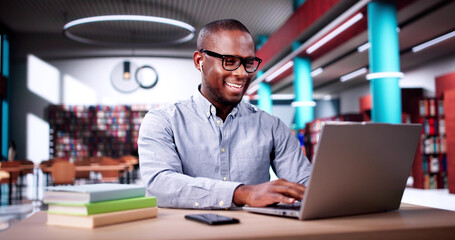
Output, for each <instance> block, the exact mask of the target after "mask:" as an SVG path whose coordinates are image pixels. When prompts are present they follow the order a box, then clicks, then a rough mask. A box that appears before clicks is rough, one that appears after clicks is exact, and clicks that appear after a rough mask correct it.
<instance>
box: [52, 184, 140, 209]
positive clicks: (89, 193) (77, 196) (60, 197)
mask: <svg viewBox="0 0 455 240" xmlns="http://www.w3.org/2000/svg"><path fill="white" fill-rule="evenodd" d="M143 196H145V188H144V187H143V186H138V185H128V184H115V183H104V184H86V185H76V186H55V187H47V189H46V191H45V192H44V198H43V202H44V203H74V204H77V203H93V202H101V201H108V200H116V199H124V198H134V197H143Z"/></svg>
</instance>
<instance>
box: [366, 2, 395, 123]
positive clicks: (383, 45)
mask: <svg viewBox="0 0 455 240" xmlns="http://www.w3.org/2000/svg"><path fill="white" fill-rule="evenodd" d="M396 12H397V11H396V7H395V5H394V4H393V3H391V2H386V1H373V2H370V3H369V4H368V39H369V41H370V43H371V47H370V50H369V61H370V74H369V76H372V75H371V74H372V73H382V72H388V73H399V72H400V49H399V45H398V32H397V14H396ZM367 77H368V76H367ZM370 87H371V95H372V99H373V101H372V105H373V106H372V111H371V114H372V121H373V122H384V123H401V91H400V86H399V77H379V78H374V79H371V82H370Z"/></svg>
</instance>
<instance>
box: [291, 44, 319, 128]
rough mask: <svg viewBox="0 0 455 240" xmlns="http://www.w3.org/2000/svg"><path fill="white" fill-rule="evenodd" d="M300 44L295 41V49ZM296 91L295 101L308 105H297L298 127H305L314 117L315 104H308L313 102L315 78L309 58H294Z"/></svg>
mask: <svg viewBox="0 0 455 240" xmlns="http://www.w3.org/2000/svg"><path fill="white" fill-rule="evenodd" d="M298 45H299V44H298V43H294V44H293V47H294V49H295V48H298ZM294 93H295V99H294V102H295V103H297V104H298V103H303V104H304V105H306V106H297V107H295V124H296V128H297V129H304V128H305V124H306V123H308V122H311V121H313V119H314V106H308V104H310V103H312V102H313V78H312V77H311V61H310V59H309V58H305V57H296V58H294Z"/></svg>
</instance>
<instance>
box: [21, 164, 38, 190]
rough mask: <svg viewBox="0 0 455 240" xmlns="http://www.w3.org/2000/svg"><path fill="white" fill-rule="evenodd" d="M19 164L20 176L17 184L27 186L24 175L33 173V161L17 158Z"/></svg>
mask: <svg viewBox="0 0 455 240" xmlns="http://www.w3.org/2000/svg"><path fill="white" fill-rule="evenodd" d="M19 162H20V164H21V176H20V178H19V184H20V186H21V187H26V186H27V181H26V179H27V178H26V176H27V174H33V168H34V166H35V163H33V162H32V161H29V160H19Z"/></svg>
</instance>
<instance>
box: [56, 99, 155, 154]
mask: <svg viewBox="0 0 455 240" xmlns="http://www.w3.org/2000/svg"><path fill="white" fill-rule="evenodd" d="M154 107H157V106H156V105H155V106H154V105H132V106H126V105H121V106H104V105H96V106H69V105H50V106H49V107H48V108H47V116H48V121H49V127H50V129H49V134H50V136H49V140H50V143H49V156H50V157H51V158H55V157H59V158H66V159H69V160H76V159H77V158H83V157H93V156H109V157H120V156H123V155H130V154H132V153H133V152H135V151H137V138H138V132H139V127H140V124H141V122H142V119H143V117H144V116H145V114H146V113H147V111H148V110H149V109H151V108H154Z"/></svg>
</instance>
